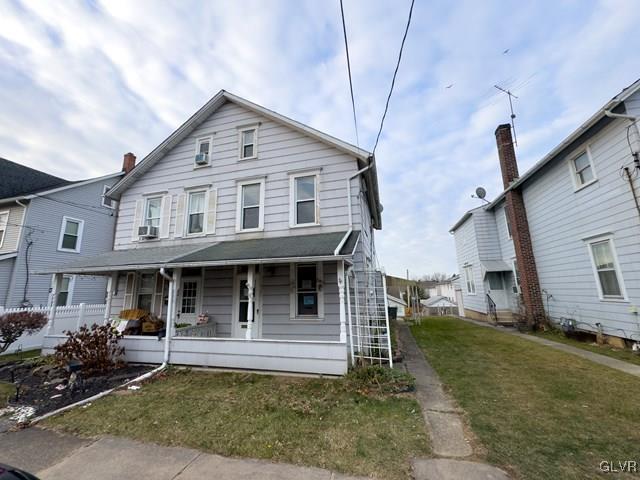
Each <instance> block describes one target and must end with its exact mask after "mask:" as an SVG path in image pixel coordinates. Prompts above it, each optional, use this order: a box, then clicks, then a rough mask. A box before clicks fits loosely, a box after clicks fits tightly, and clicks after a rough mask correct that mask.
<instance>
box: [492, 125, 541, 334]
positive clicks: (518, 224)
mask: <svg viewBox="0 0 640 480" xmlns="http://www.w3.org/2000/svg"><path fill="white" fill-rule="evenodd" d="M496 143H497V145H498V158H499V159H500V170H501V171H502V183H503V184H504V188H505V190H507V188H508V187H509V186H510V185H511V183H512V182H513V181H514V180H516V179H517V178H518V176H519V175H518V163H517V161H516V152H515V150H514V148H513V139H512V138H511V125H508V124H505V125H500V126H498V128H497V129H496ZM505 200H506V204H507V216H508V218H509V225H510V226H511V236H512V238H513V246H514V248H515V251H516V260H517V261H518V272H519V274H520V288H521V290H522V300H523V302H524V306H525V315H526V321H527V324H528V326H529V327H532V328H535V327H537V326H539V325H542V324H544V323H545V321H546V320H545V318H546V317H545V311H544V304H543V303H542V293H541V290H540V282H539V280H538V270H537V269H536V260H535V257H534V256H533V246H532V243H531V234H530V233H529V222H528V220H527V211H526V209H525V206H524V200H523V198H522V191H521V190H519V189H512V190H508V191H507V193H506V195H505Z"/></svg>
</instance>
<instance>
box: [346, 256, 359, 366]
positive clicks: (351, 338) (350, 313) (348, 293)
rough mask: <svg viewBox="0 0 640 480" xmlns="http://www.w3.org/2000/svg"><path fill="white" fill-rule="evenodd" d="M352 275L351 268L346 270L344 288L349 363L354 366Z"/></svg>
mask: <svg viewBox="0 0 640 480" xmlns="http://www.w3.org/2000/svg"><path fill="white" fill-rule="evenodd" d="M352 273H353V267H351V268H349V269H347V275H346V280H345V281H346V288H347V319H348V320H349V350H350V351H351V363H352V364H354V363H355V362H356V357H355V355H354V353H353V325H352V323H351V315H352V312H351V288H350V287H351V281H350V280H349V277H350V276H351V274H352Z"/></svg>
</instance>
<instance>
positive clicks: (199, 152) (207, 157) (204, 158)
mask: <svg viewBox="0 0 640 480" xmlns="http://www.w3.org/2000/svg"><path fill="white" fill-rule="evenodd" d="M212 145H213V139H212V138H211V137H204V138H199V139H198V140H196V155H195V167H196V168H197V167H206V166H209V165H210V164H211V150H212V148H211V146H212Z"/></svg>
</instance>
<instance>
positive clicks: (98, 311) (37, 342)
mask: <svg viewBox="0 0 640 480" xmlns="http://www.w3.org/2000/svg"><path fill="white" fill-rule="evenodd" d="M105 308H106V305H105V304H88V303H81V304H79V305H66V306H60V307H56V314H55V320H54V322H53V325H52V327H51V329H50V331H49V334H50V335H56V334H62V333H63V332H64V331H76V330H78V329H79V328H80V327H81V326H82V325H93V324H94V323H97V324H98V325H102V323H103V322H104V311H105ZM18 312H42V313H44V314H45V315H47V316H49V314H50V312H51V309H50V308H49V307H29V308H4V307H2V306H0V315H3V314H5V313H18ZM46 333H47V326H45V327H44V328H43V329H42V330H40V331H39V332H36V333H34V334H32V335H27V334H24V335H22V336H21V337H20V338H19V339H18V340H16V341H15V342H14V343H12V344H11V346H10V347H9V349H8V350H7V351H5V352H4V353H15V352H16V351H19V350H33V349H36V348H41V347H42V342H43V340H44V336H45V334H46Z"/></svg>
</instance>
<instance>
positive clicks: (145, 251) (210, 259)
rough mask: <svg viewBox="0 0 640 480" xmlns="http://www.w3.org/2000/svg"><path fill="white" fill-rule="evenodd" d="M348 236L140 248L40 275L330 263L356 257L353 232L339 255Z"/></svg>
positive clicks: (71, 264) (339, 233) (87, 260)
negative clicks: (293, 262)
mask: <svg viewBox="0 0 640 480" xmlns="http://www.w3.org/2000/svg"><path fill="white" fill-rule="evenodd" d="M346 234H347V232H332V233H320V234H314V235H295V236H288V237H273V238H259V239H252V240H231V241H226V242H215V243H205V244H202V243H199V244H197V245H179V246H171V247H138V248H131V249H126V250H112V251H110V252H106V253H102V254H98V255H93V256H91V257H88V258H83V259H79V260H77V261H74V262H69V263H67V264H64V265H58V266H54V267H50V268H46V269H44V270H41V271H38V272H36V273H38V274H52V273H72V274H73V273H75V274H85V275H86V274H99V273H102V274H104V273H106V272H113V271H119V270H145V269H151V268H160V267H168V268H171V267H183V266H185V267H192V266H216V265H241V264H249V263H278V262H288V261H300V260H304V261H310V260H315V261H329V260H336V259H339V258H340V259H342V258H348V257H350V256H352V255H353V252H354V250H355V247H356V245H357V242H358V238H359V237H360V232H359V231H354V232H351V234H350V235H349V236H348V238H346V240H345V241H344V243H343V244H342V246H341V247H340V251H339V252H336V250H337V249H338V247H339V246H340V245H341V243H342V241H343V240H344V239H345V237H346Z"/></svg>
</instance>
